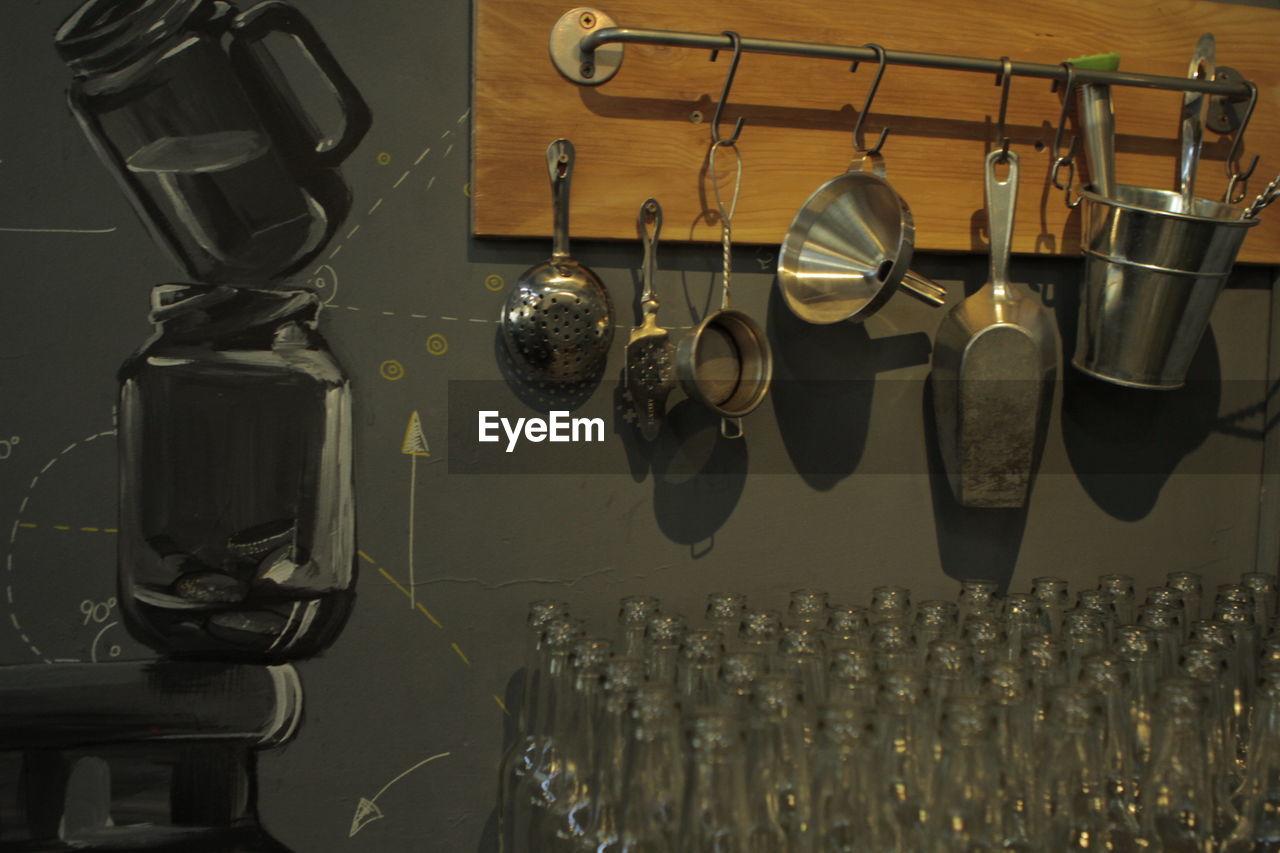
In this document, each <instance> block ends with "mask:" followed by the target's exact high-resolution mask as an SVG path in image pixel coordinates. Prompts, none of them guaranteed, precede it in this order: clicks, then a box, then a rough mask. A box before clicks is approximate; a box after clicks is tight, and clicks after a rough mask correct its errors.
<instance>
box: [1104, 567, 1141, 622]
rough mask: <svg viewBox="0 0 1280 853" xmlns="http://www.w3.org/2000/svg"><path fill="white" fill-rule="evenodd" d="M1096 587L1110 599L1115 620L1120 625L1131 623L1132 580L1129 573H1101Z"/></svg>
mask: <svg viewBox="0 0 1280 853" xmlns="http://www.w3.org/2000/svg"><path fill="white" fill-rule="evenodd" d="M1098 589H1100V590H1102V591H1103V592H1105V593H1106V594H1107V597H1108V598H1110V599H1111V606H1112V607H1114V608H1115V611H1116V621H1117V622H1118V623H1119V624H1121V625H1132V624H1133V618H1134V616H1135V613H1134V609H1133V607H1134V598H1135V593H1134V581H1133V577H1132V576H1131V575H1118V574H1117V575H1102V576H1101V577H1099V578H1098Z"/></svg>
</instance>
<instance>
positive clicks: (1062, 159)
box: [1049, 62, 1082, 210]
mask: <svg viewBox="0 0 1280 853" xmlns="http://www.w3.org/2000/svg"><path fill="white" fill-rule="evenodd" d="M1062 67H1063V68H1065V69H1066V71H1067V86H1066V89H1064V90H1063V92H1062V111H1061V112H1059V113H1058V129H1057V130H1056V131H1054V134H1053V150H1052V151H1051V152H1050V153H1051V155H1052V156H1053V171H1052V172H1050V173H1049V181H1050V182H1051V183H1052V184H1053V186H1054V188H1055V189H1059V190H1062V191H1063V193H1064V195H1063V197H1062V200H1063V201H1064V202H1065V203H1066V205H1067V207H1068V208H1071V209H1073V210H1074V209H1075V208H1077V207H1079V206H1080V202H1081V200H1082V197H1080V196H1077V197H1076V200H1075V201H1072V200H1071V187H1072V185H1073V184H1074V183H1075V180H1076V163H1075V156H1076V145H1077V144H1078V143H1079V140H1080V138H1079V137H1078V136H1072V137H1071V144H1070V145H1068V146H1067V150H1066V151H1065V152H1064V151H1063V150H1062V133H1063V131H1064V130H1066V127H1067V112H1068V111H1069V110H1070V109H1071V93H1072V92H1073V91H1074V90H1075V88H1076V67H1075V66H1074V65H1072V64H1071V63H1070V62H1064V63H1062ZM1053 88H1054V89H1055V90H1056V89H1057V88H1058V81H1057V80H1054V81H1053ZM1063 168H1065V169H1066V170H1067V182H1066V183H1065V184H1064V183H1063V182H1062V181H1061V180H1060V179H1059V177H1058V175H1059V173H1060V172H1061V171H1062V169H1063Z"/></svg>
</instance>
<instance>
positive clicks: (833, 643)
mask: <svg viewBox="0 0 1280 853" xmlns="http://www.w3.org/2000/svg"><path fill="white" fill-rule="evenodd" d="M822 642H823V644H824V645H825V646H826V647H827V650H828V651H831V650H833V649H866V648H870V646H871V623H870V621H869V620H868V618H867V611H866V609H865V608H862V607H847V606H845V605H836V606H834V607H830V608H828V609H827V629H826V632H825V633H824V634H823V637H822Z"/></svg>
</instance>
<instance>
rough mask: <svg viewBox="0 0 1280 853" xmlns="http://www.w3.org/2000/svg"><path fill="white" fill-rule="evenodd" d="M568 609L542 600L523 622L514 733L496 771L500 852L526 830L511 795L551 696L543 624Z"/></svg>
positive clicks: (538, 740) (537, 741)
mask: <svg viewBox="0 0 1280 853" xmlns="http://www.w3.org/2000/svg"><path fill="white" fill-rule="evenodd" d="M568 612H569V605H568V604H566V603H565V602H563V601H551V600H544V601H534V602H531V603H530V604H529V616H528V619H527V620H526V622H525V625H526V640H525V654H524V661H525V663H524V684H523V686H522V689H521V694H520V711H519V714H518V716H517V717H516V736H515V739H514V740H513V741H512V742H511V746H510V747H509V748H508V749H507V751H506V753H505V754H504V755H503V757H502V763H501V765H500V766H499V771H498V804H499V805H498V841H499V847H500V849H501V850H503V851H510V850H512V849H514V842H513V840H512V835H513V834H514V833H516V832H518V831H523V832H527V831H528V827H527V826H525V827H521V828H520V829H517V827H516V803H515V800H514V797H515V793H516V791H517V790H519V789H520V785H521V782H522V780H523V779H524V777H525V776H526V775H527V774H528V773H530V772H531V771H532V770H533V767H534V765H535V764H536V763H537V753H538V750H539V749H540V748H541V746H542V740H543V738H544V736H545V731H544V729H543V728H542V721H543V719H544V718H545V716H546V711H547V706H548V704H549V703H550V699H551V697H550V692H551V685H550V681H549V676H548V673H547V666H548V664H549V662H550V661H549V658H550V652H549V649H548V647H547V642H546V628H547V624H548V623H549V622H550V621H551V620H552V619H553V618H555V617H557V616H567V615H568Z"/></svg>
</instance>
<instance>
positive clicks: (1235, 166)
mask: <svg viewBox="0 0 1280 853" xmlns="http://www.w3.org/2000/svg"><path fill="white" fill-rule="evenodd" d="M1245 85H1246V86H1248V87H1249V105H1248V106H1247V107H1245V110H1244V118H1243V119H1241V121H1240V127H1239V128H1238V129H1237V130H1236V132H1235V136H1234V137H1232V139H1231V152H1230V153H1229V154H1227V162H1226V167H1227V178H1228V181H1227V191H1226V193H1225V194H1224V195H1223V197H1222V200H1223V201H1224V202H1226V203H1227V204H1237V203H1239V202H1242V201H1244V197H1245V196H1246V195H1247V194H1248V193H1247V192H1246V188H1247V187H1248V185H1249V178H1251V177H1253V170H1254V169H1256V168H1258V155H1257V154H1254V155H1253V160H1252V161H1251V162H1250V163H1249V168H1248V169H1245V170H1244V171H1241V170H1240V143H1241V142H1242V141H1243V140H1244V132H1245V130H1246V129H1247V128H1248V127H1249V119H1251V118H1253V108H1254V107H1255V106H1256V105H1257V103H1258V87H1257V85H1256V84H1255V83H1253V82H1252V81H1250V80H1246V81H1245ZM1237 190H1239V192H1238V193H1237Z"/></svg>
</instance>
